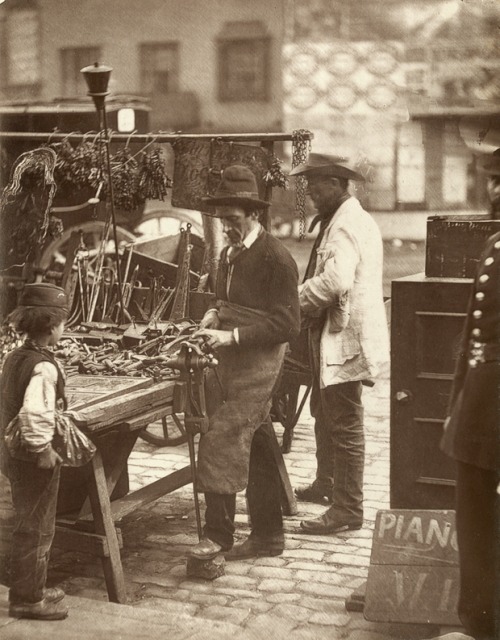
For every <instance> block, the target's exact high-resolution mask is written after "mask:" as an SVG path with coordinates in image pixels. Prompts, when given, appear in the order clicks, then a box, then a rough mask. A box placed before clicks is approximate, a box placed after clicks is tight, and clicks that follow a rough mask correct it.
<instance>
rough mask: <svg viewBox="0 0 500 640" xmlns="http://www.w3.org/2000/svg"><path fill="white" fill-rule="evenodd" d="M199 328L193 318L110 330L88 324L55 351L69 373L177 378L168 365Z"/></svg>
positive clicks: (158, 378)
mask: <svg viewBox="0 0 500 640" xmlns="http://www.w3.org/2000/svg"><path fill="white" fill-rule="evenodd" d="M196 329H197V325H196V323H194V322H192V321H190V320H183V321H180V322H168V323H161V325H157V326H156V328H155V327H153V326H151V325H142V326H138V325H136V326H135V328H134V327H133V326H132V327H127V328H125V329H122V330H120V329H118V328H116V327H113V328H111V329H109V328H108V330H107V329H106V327H105V326H104V325H102V324H99V323H93V324H87V325H86V326H85V327H83V331H84V332H83V333H79V332H74V333H72V334H70V335H67V336H64V337H63V338H62V340H60V341H59V344H58V346H57V348H56V350H55V351H54V355H55V356H56V358H57V359H58V360H59V361H61V362H62V364H63V366H64V370H65V371H66V373H67V375H69V376H71V375H76V374H90V375H92V374H94V375H109V376H129V377H152V378H154V379H157V380H160V379H162V380H164V379H167V378H174V377H175V376H176V374H175V373H174V371H173V370H172V369H171V368H170V367H169V366H168V365H167V361H168V360H169V359H171V357H172V353H173V352H174V351H175V349H176V348H178V346H179V344H180V343H181V342H183V341H185V340H187V339H189V337H190V336H191V334H192V333H193V332H194V331H195V330H196Z"/></svg>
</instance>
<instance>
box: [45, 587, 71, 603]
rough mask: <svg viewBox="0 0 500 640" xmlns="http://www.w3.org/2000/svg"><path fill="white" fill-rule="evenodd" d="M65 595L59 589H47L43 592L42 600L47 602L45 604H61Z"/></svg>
mask: <svg viewBox="0 0 500 640" xmlns="http://www.w3.org/2000/svg"><path fill="white" fill-rule="evenodd" d="M65 595H66V594H65V593H64V591H63V590H62V589H59V587H49V588H48V589H44V590H43V599H44V600H47V602H53V603H56V602H61V600H62V599H63V598H64V596H65Z"/></svg>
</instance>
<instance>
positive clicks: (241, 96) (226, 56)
mask: <svg viewBox="0 0 500 640" xmlns="http://www.w3.org/2000/svg"><path fill="white" fill-rule="evenodd" d="M218 54H219V99H220V100H221V101H227V102H229V101H237V100H260V101H266V100H268V99H269V64H270V38H269V37H268V36H267V34H266V31H265V27H264V26H263V25H262V24H261V23H260V22H248V23H245V22H233V23H227V24H226V26H225V28H224V29H223V31H222V33H221V35H220V36H219V39H218Z"/></svg>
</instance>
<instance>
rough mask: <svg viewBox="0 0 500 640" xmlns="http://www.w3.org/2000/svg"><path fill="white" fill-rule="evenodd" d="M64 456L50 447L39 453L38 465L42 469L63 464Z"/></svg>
mask: <svg viewBox="0 0 500 640" xmlns="http://www.w3.org/2000/svg"><path fill="white" fill-rule="evenodd" d="M61 462H62V458H61V456H60V455H59V454H58V453H57V451H55V450H54V449H53V448H52V447H48V448H47V449H45V451H42V452H41V453H39V454H38V462H37V466H38V467H39V468H40V469H53V468H54V467H55V466H56V465H58V464H61Z"/></svg>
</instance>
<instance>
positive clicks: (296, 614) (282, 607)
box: [272, 603, 311, 622]
mask: <svg viewBox="0 0 500 640" xmlns="http://www.w3.org/2000/svg"><path fill="white" fill-rule="evenodd" d="M272 613H273V615H277V616H283V618H287V619H288V620H296V621H297V622H304V621H305V620H309V616H310V615H311V611H310V610H309V609H307V608H306V607H302V606H300V605H298V604H290V603H283V604H277V605H276V606H275V607H274V608H273V610H272Z"/></svg>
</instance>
